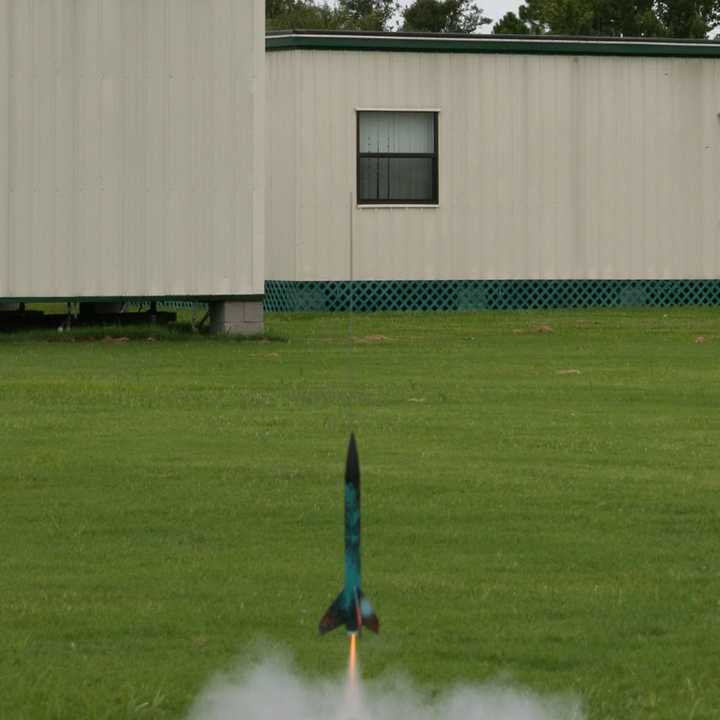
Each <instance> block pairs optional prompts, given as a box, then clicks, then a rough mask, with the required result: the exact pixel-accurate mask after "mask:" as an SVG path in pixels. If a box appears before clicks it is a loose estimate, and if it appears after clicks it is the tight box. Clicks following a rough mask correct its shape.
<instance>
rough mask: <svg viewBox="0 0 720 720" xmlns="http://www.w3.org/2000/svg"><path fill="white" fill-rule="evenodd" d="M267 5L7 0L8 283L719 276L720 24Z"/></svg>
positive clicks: (483, 297) (53, 287)
mask: <svg viewBox="0 0 720 720" xmlns="http://www.w3.org/2000/svg"><path fill="white" fill-rule="evenodd" d="M263 7H264V6H263V2H262V0H242V1H240V0H172V1H170V0H166V1H165V2H161V1H160V0H158V1H157V2H155V1H154V0H0V101H1V102H2V105H1V106H0V107H1V108H4V109H5V111H0V304H2V303H9V302H18V301H38V300H75V301H87V302H99V301H105V302H109V301H119V300H128V299H157V300H173V299H182V300H197V301H206V302H209V303H210V307H211V312H212V315H213V319H214V324H215V327H216V328H217V329H220V330H228V329H230V330H238V331H241V332H243V331H255V330H257V329H259V328H260V327H261V326H262V325H261V323H262V316H261V314H262V299H263V292H265V293H266V296H265V300H266V307H268V308H270V309H329V310H333V309H340V308H343V307H347V305H348V302H349V294H350V293H349V287H350V285H349V281H350V280H351V279H352V280H354V281H356V282H355V283H354V285H353V296H354V297H353V302H354V304H355V307H357V308H359V309H381V308H388V309H390V308H477V307H532V306H559V305H593V304H598V305H614V304H673V303H716V304H720V280H718V278H719V277H720V248H719V242H718V241H719V239H720V238H719V232H720V203H719V202H718V197H720V119H719V116H718V113H719V112H720V44H716V43H710V42H702V41H700V42H686V41H642V40H640V41H638V40H630V41H628V40H607V39H548V38H526V39H518V38H507V37H493V36H450V35H445V36H428V35H398V34H362V33H360V34H347V33H328V32H288V33H271V34H270V35H269V36H268V37H267V41H266V39H265V33H264V12H263ZM266 139H267V140H266ZM266 189H267V192H266ZM266 277H267V280H268V282H267V283H266Z"/></svg>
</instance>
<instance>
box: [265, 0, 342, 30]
mask: <svg viewBox="0 0 720 720" xmlns="http://www.w3.org/2000/svg"><path fill="white" fill-rule="evenodd" d="M338 25H339V18H338V15H337V12H336V11H335V10H334V9H333V8H331V7H330V6H329V5H328V4H327V3H323V4H322V5H316V4H315V2H313V0H265V26H266V27H267V28H268V30H276V29H278V30H285V29H289V28H300V29H310V28H312V29H316V30H329V29H332V28H337V27H338Z"/></svg>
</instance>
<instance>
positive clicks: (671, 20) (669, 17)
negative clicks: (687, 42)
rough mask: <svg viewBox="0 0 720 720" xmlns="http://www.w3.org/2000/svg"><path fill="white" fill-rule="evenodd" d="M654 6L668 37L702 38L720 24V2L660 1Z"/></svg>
mask: <svg viewBox="0 0 720 720" xmlns="http://www.w3.org/2000/svg"><path fill="white" fill-rule="evenodd" d="M656 6H657V8H656V10H657V15H658V18H659V19H660V22H661V23H662V25H663V27H664V29H665V33H664V34H665V35H668V36H669V37H687V38H704V37H707V35H708V34H709V33H710V31H711V30H712V29H713V28H715V27H717V26H718V24H720V0H660V1H659V2H656Z"/></svg>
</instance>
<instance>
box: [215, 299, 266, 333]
mask: <svg viewBox="0 0 720 720" xmlns="http://www.w3.org/2000/svg"><path fill="white" fill-rule="evenodd" d="M210 332H212V333H214V334H217V335H260V334H262V332H263V301H262V297H250V298H242V299H238V300H222V301H215V302H211V303H210Z"/></svg>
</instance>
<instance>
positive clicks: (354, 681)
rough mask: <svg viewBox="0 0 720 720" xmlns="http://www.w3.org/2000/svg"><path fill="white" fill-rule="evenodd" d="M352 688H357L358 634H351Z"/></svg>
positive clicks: (350, 664)
mask: <svg viewBox="0 0 720 720" xmlns="http://www.w3.org/2000/svg"><path fill="white" fill-rule="evenodd" d="M348 679H349V680H350V687H351V688H352V689H353V690H355V689H356V688H357V633H350V660H349V663H348Z"/></svg>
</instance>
